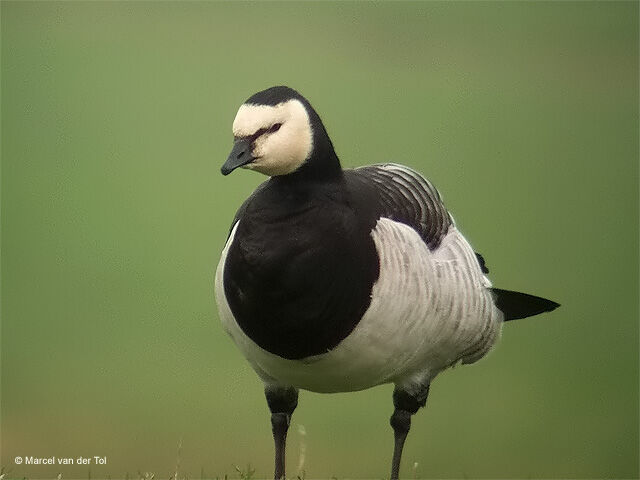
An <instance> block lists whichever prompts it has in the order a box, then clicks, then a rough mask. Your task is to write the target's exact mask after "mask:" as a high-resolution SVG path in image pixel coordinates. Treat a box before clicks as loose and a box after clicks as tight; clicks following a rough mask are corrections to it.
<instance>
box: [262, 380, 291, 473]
mask: <svg viewBox="0 0 640 480" xmlns="http://www.w3.org/2000/svg"><path fill="white" fill-rule="evenodd" d="M264 394H265V396H266V397H267V404H268V405H269V410H271V429H272V431H273V441H274V443H275V447H276V452H275V471H274V474H273V478H274V479H275V480H280V479H281V478H284V452H285V447H286V444H287V430H289V423H290V422H291V415H292V414H293V411H294V410H295V409H296V407H297V406H298V389H297V388H293V387H280V386H275V385H267V386H266V387H265V389H264Z"/></svg>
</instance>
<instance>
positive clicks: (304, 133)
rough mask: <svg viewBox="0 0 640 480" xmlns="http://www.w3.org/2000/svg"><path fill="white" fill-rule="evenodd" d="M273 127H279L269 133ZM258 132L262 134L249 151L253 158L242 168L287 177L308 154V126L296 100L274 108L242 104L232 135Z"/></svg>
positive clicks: (309, 151)
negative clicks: (262, 131) (263, 131)
mask: <svg viewBox="0 0 640 480" xmlns="http://www.w3.org/2000/svg"><path fill="white" fill-rule="evenodd" d="M275 124H280V125H281V126H280V129H279V130H277V131H274V132H268V130H269V129H270V128H271V127H272V126H273V125H275ZM261 129H264V130H265V133H263V134H262V135H259V136H258V137H257V138H256V140H255V141H254V148H253V151H252V152H251V153H252V155H253V156H254V157H255V158H256V159H255V160H254V161H253V162H251V163H250V164H248V165H245V166H244V167H243V168H248V169H251V170H256V171H258V172H260V173H263V174H265V175H270V176H274V175H286V174H288V173H291V172H293V171H295V170H296V169H298V168H299V167H300V165H302V164H303V163H304V161H305V160H306V159H307V158H308V157H309V155H310V154H311V150H312V149H313V134H312V132H311V124H310V122H309V115H308V113H307V109H306V108H304V105H303V104H302V102H300V101H299V100H295V99H294V100H289V101H287V102H284V103H280V104H278V105H275V106H271V105H252V104H246V103H245V104H243V105H241V106H240V109H239V110H238V113H237V114H236V118H235V120H234V121H233V135H234V136H235V137H249V136H252V135H255V134H256V132H258V131H259V130H261Z"/></svg>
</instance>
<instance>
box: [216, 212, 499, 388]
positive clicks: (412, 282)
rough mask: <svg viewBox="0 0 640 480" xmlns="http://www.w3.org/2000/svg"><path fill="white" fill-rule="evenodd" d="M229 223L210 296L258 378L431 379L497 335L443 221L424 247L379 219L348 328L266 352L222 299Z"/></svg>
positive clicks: (334, 382) (346, 384)
mask: <svg viewBox="0 0 640 480" xmlns="http://www.w3.org/2000/svg"><path fill="white" fill-rule="evenodd" d="M237 226H238V225H237V224H236V226H235V227H234V229H233V230H232V233H231V235H230V236H229V240H228V241H227V245H226V246H225V249H224V250H223V253H222V256H221V259H220V263H219V265H218V269H217V272H216V298H217V302H218V308H219V312H220V319H221V321H222V324H223V326H224V328H225V330H226V331H227V332H228V333H229V335H230V336H231V337H232V339H233V340H234V342H235V343H236V344H237V345H238V347H239V348H240V350H241V352H242V353H243V354H244V356H245V357H246V358H247V360H248V361H249V362H250V364H251V365H252V367H253V368H254V369H255V371H256V372H257V373H258V375H259V376H260V377H261V379H262V380H263V381H264V382H266V383H279V384H285V385H292V386H295V387H298V388H302V389H306V390H310V391H316V392H345V391H354V390H362V389H365V388H369V387H372V386H375V385H379V384H383V383H388V382H396V383H410V382H412V379H414V378H417V377H420V378H425V377H427V378H433V377H434V376H435V375H437V374H438V373H439V372H440V371H441V370H443V369H445V368H447V367H448V366H450V365H452V364H454V363H456V362H458V361H462V362H464V363H471V362H473V361H475V360H477V359H479V358H480V357H482V356H483V355H485V354H486V353H487V352H488V350H489V349H490V348H491V346H492V345H493V344H494V343H495V341H496V340H497V338H498V336H499V333H500V327H501V323H502V316H501V313H500V312H499V310H497V309H496V308H495V306H494V303H493V298H492V296H491V293H490V291H489V290H488V289H487V286H489V283H488V280H487V279H486V277H484V275H483V274H482V272H481V270H480V267H479V265H478V263H477V261H476V259H475V254H474V252H473V250H472V249H471V247H470V246H469V244H468V243H467V242H466V240H465V239H464V237H463V236H462V235H461V234H460V233H459V232H458V231H457V229H455V227H451V228H450V229H449V232H448V234H447V235H446V236H445V237H444V239H443V241H442V243H441V244H440V246H439V247H438V248H437V249H436V250H434V251H431V250H429V248H428V247H427V246H426V244H425V243H424V242H423V241H422V239H421V238H420V236H419V235H418V234H417V233H416V232H415V230H413V229H412V228H410V227H409V226H407V225H405V224H402V223H398V222H395V221H393V220H390V219H386V218H382V219H380V220H379V221H378V222H377V224H376V226H375V228H374V229H373V231H372V232H371V236H372V238H373V241H374V244H375V247H376V251H377V254H378V257H379V262H380V275H379V278H378V280H377V281H376V283H375V284H374V286H373V288H372V291H371V303H370V305H369V308H368V309H367V310H366V312H365V313H364V315H363V316H362V318H361V319H360V321H359V322H358V324H357V325H356V327H355V328H354V329H353V331H352V332H351V333H350V334H349V335H348V336H347V337H346V338H345V339H343V340H342V341H341V342H340V343H339V344H338V345H337V346H336V347H335V348H334V349H332V350H330V351H328V352H327V353H322V354H320V355H314V356H311V357H306V358H303V359H299V360H289V359H285V358H282V357H279V356H277V355H274V354H272V353H270V352H268V351H266V350H264V349H262V348H261V347H260V346H258V345H257V344H256V343H255V342H253V341H252V340H251V339H250V338H249V337H248V336H247V335H245V334H244V332H243V331H242V330H241V329H240V327H239V325H238V323H237V322H236V321H235V319H234V317H233V314H232V312H231V309H230V307H229V304H228V302H227V300H226V298H225V294H224V285H223V278H224V275H223V274H224V265H225V260H226V255H227V252H228V249H229V246H230V245H231V244H232V242H233V239H234V235H235V232H236V229H237ZM321 294H322V292H318V295H321Z"/></svg>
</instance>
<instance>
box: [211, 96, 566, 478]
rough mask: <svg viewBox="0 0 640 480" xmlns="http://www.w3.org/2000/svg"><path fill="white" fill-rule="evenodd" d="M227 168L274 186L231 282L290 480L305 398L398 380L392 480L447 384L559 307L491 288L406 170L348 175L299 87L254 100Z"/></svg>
mask: <svg viewBox="0 0 640 480" xmlns="http://www.w3.org/2000/svg"><path fill="white" fill-rule="evenodd" d="M233 135H234V145H233V149H232V150H231V154H230V155H229V157H228V159H227V161H226V162H225V163H224V165H223V166H222V169H221V171H222V173H223V174H224V175H228V174H229V173H231V172H232V171H233V170H235V169H236V168H239V167H241V168H246V169H249V170H256V171H258V172H260V173H263V174H265V175H268V176H269V177H270V178H269V180H267V181H266V182H264V183H263V184H262V185H260V186H259V187H258V188H257V189H256V191H255V192H254V193H253V194H252V195H251V196H250V197H249V198H248V199H247V200H246V201H245V202H244V204H243V205H242V206H241V207H240V209H239V210H238V212H237V214H236V216H235V219H234V220H233V223H232V226H231V231H230V233H229V237H228V239H227V242H226V245H225V247H224V250H223V251H222V256H221V258H220V262H219V264H218V268H217V272H216V281H215V287H216V288H215V289H216V299H217V303H218V307H219V312H220V318H221V321H222V323H223V326H224V328H225V330H226V331H227V332H228V333H229V335H230V336H231V337H232V339H233V340H234V342H235V343H236V344H237V346H238V347H239V348H240V350H241V351H242V353H243V354H244V356H245V357H246V358H247V360H248V361H249V363H250V364H251V366H252V367H253V368H254V370H255V371H256V373H257V374H258V376H259V377H260V379H261V380H262V381H263V382H264V390H265V395H266V399H267V403H268V406H269V409H270V411H271V424H272V428H273V437H274V442H275V474H274V477H275V478H276V479H280V478H282V477H284V474H285V443H286V435H287V430H288V427H289V422H290V419H291V415H292V414H293V411H294V410H295V408H296V406H297V403H298V389H304V390H309V391H313V392H327V393H328V392H348V391H355V390H361V389H366V388H369V387H373V386H375V385H380V384H383V383H390V382H393V383H394V384H395V389H394V392H393V404H394V407H395V409H394V412H393V414H392V416H391V426H392V428H393V431H394V436H395V444H394V451H393V457H392V466H391V478H392V479H397V478H398V474H399V468H400V457H401V455H402V448H403V445H404V441H405V438H406V436H407V433H408V431H409V427H410V424H411V416H412V415H413V414H415V413H416V412H417V411H418V409H419V408H420V407H424V406H425V403H426V400H427V394H428V392H429V384H430V382H431V381H432V380H433V379H434V377H435V376H436V375H437V374H438V373H440V372H441V371H443V370H445V369H446V368H447V367H450V366H452V365H454V364H456V363H458V362H462V363H472V362H475V361H476V360H478V359H480V358H481V357H483V356H484V355H486V353H487V352H488V351H489V350H490V349H491V347H492V346H493V345H494V344H495V342H496V341H497V340H498V337H499V336H500V330H501V327H502V322H503V321H505V320H511V319H516V318H524V317H528V316H531V315H536V314H539V313H542V312H547V311H551V310H553V309H555V308H556V307H557V306H558V304H557V303H555V302H552V301H550V300H546V299H543V298H539V297H535V296H531V295H527V294H523V293H517V292H511V291H507V290H499V289H496V288H492V287H491V283H490V282H489V279H488V278H487V276H486V275H485V274H486V273H488V270H487V268H486V266H485V264H484V259H483V258H482V257H481V256H480V255H479V254H476V253H474V251H473V249H472V248H471V246H470V245H469V243H468V242H467V241H466V240H465V238H464V237H463V236H462V234H461V233H460V232H459V231H458V229H457V228H456V225H455V223H454V221H453V218H452V217H451V215H450V214H449V212H448V211H447V209H446V208H445V206H444V204H443V203H442V200H441V198H440V195H439V194H438V191H437V190H436V189H435V188H434V187H433V185H431V183H429V181H428V180H426V179H425V178H424V177H422V176H421V175H420V174H419V173H417V172H416V171H414V170H412V169H410V168H408V167H404V166H402V165H397V164H393V163H387V164H380V165H371V166H366V167H361V168H356V169H345V170H343V169H342V168H341V166H340V162H339V160H338V157H337V155H336V152H335V151H334V148H333V145H332V143H331V140H330V139H329V136H328V134H327V131H326V130H325V127H324V125H323V124H322V121H321V120H320V117H319V116H318V114H317V113H316V111H315V110H314V109H313V107H312V106H311V105H310V104H309V102H308V101H307V99H306V98H304V97H303V96H302V95H300V94H299V93H298V92H297V91H295V90H293V89H291V88H288V87H284V86H278V87H272V88H269V89H267V90H264V91H261V92H258V93H256V94H255V95H253V96H251V97H250V98H249V99H248V100H247V101H246V102H244V103H243V104H242V105H241V106H240V109H239V110H238V113H237V115H236V117H235V120H234V122H233Z"/></svg>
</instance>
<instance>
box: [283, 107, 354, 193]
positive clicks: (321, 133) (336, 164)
mask: <svg viewBox="0 0 640 480" xmlns="http://www.w3.org/2000/svg"><path fill="white" fill-rule="evenodd" d="M306 107H307V111H308V112H309V120H310V123H311V128H312V131H313V150H312V151H311V156H310V157H309V158H307V160H306V161H305V162H304V163H303V164H302V166H301V167H300V168H298V169H297V170H296V171H294V172H292V173H290V174H288V175H282V176H280V177H277V178H278V179H279V181H283V182H289V181H293V182H299V181H303V180H307V181H332V180H336V179H339V178H342V167H341V166H340V160H339V159H338V155H336V152H335V150H334V148H333V144H332V143H331V139H330V138H329V134H328V133H327V130H326V129H325V128H324V125H323V124H322V121H321V120H320V117H319V116H318V114H317V113H316V111H315V110H314V109H313V107H311V105H309V104H308V102H306Z"/></svg>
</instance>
